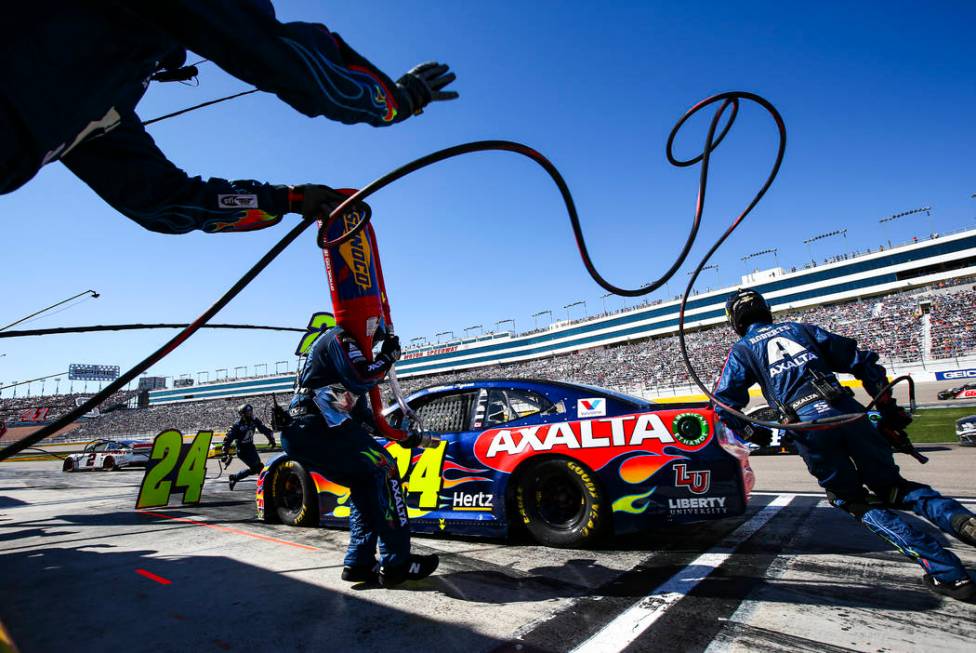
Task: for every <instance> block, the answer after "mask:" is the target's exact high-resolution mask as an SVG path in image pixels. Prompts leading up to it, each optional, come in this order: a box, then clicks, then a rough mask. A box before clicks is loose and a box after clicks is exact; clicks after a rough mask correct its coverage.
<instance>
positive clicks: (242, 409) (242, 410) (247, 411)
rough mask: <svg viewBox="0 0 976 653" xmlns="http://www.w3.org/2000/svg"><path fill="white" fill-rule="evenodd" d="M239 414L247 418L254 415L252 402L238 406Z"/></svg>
mask: <svg viewBox="0 0 976 653" xmlns="http://www.w3.org/2000/svg"><path fill="white" fill-rule="evenodd" d="M237 414H238V415H240V416H241V417H243V418H245V419H251V418H252V417H254V406H252V405H251V404H241V405H240V406H238V407H237Z"/></svg>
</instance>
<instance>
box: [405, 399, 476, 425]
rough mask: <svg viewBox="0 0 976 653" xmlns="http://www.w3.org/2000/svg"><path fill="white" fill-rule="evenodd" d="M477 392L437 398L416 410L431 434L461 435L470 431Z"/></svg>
mask: <svg viewBox="0 0 976 653" xmlns="http://www.w3.org/2000/svg"><path fill="white" fill-rule="evenodd" d="M476 395H477V392H464V393H454V394H448V395H441V396H439V397H435V398H434V399H431V400H430V401H428V402H425V403H424V404H422V405H421V406H420V407H418V408H417V409H416V413H417V415H418V416H419V417H420V419H421V421H422V422H423V424H424V430H426V431H429V432H431V433H459V432H461V431H466V430H468V418H469V416H470V415H471V405H472V404H473V403H474V398H475V396H476Z"/></svg>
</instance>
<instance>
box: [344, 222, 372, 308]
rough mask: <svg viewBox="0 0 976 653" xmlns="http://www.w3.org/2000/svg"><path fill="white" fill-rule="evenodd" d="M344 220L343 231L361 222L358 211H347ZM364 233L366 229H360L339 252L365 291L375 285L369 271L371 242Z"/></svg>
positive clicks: (353, 276)
mask: <svg viewBox="0 0 976 653" xmlns="http://www.w3.org/2000/svg"><path fill="white" fill-rule="evenodd" d="M342 221H343V231H348V230H349V229H352V228H353V227H355V226H356V224H358V223H359V214H358V213H356V212H352V213H346V214H345V215H343V216H342ZM363 234H364V231H360V232H359V233H358V234H356V235H355V236H354V237H353V238H350V239H349V240H348V241H346V242H345V243H343V244H341V245H339V254H340V255H341V256H342V259H343V260H344V261H345V262H346V265H347V266H349V270H350V271H351V272H352V278H353V281H355V282H356V286H358V287H359V289H360V290H362V291H364V292H365V291H367V290H369V289H370V288H372V287H373V277H372V275H370V273H369V263H370V250H369V242H368V241H367V240H366V238H365V237H364V235H363Z"/></svg>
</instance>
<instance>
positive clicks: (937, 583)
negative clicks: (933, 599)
mask: <svg viewBox="0 0 976 653" xmlns="http://www.w3.org/2000/svg"><path fill="white" fill-rule="evenodd" d="M922 578H923V580H924V581H925V584H926V585H928V588H929V589H930V590H932V591H933V592H935V593H936V594H942V595H943V596H948V597H950V598H953V599H956V600H957V601H966V602H972V601H973V599H976V583H973V580H972V579H971V578H960V579H959V580H955V581H941V580H937V579H936V578H935V577H934V576H932V574H925V576H923V577H922Z"/></svg>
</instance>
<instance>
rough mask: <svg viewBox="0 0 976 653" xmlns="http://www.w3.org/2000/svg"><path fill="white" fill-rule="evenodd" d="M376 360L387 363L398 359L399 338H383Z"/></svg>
mask: <svg viewBox="0 0 976 653" xmlns="http://www.w3.org/2000/svg"><path fill="white" fill-rule="evenodd" d="M376 360H381V361H384V362H385V363H387V364H388V365H393V363H395V362H397V361H398V360H400V339H399V338H398V337H396V336H387V337H386V338H384V339H383V346H382V348H381V349H380V353H379V355H378V356H377V357H376Z"/></svg>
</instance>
